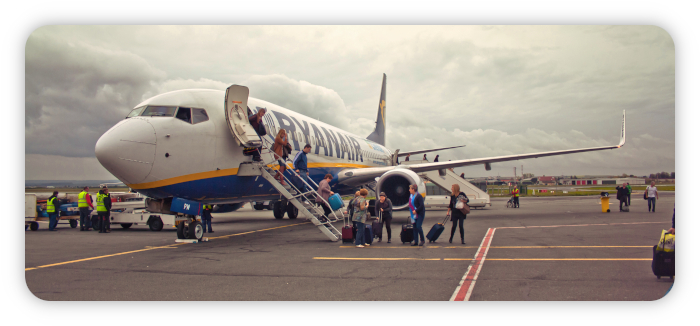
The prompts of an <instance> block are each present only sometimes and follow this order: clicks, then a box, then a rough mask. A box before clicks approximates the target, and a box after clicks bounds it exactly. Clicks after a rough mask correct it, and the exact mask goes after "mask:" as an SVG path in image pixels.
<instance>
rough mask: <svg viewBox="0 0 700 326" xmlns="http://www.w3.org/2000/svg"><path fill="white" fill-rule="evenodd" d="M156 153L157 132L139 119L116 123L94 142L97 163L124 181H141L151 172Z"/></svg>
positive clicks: (128, 182) (132, 182) (129, 182)
mask: <svg viewBox="0 0 700 326" xmlns="http://www.w3.org/2000/svg"><path fill="white" fill-rule="evenodd" d="M155 155H156V131H155V129H154V128H153V126H152V125H151V124H150V123H149V122H148V121H146V120H144V119H140V118H129V119H126V120H124V121H122V122H120V123H118V124H117V125H115V126H114V127H112V129H110V130H108V131H107V132H105V133H104V134H103V135H102V137H100V139H99V140H97V144H95V156H96V157H97V160H98V161H99V162H100V164H102V166H103V167H104V168H105V169H107V171H109V172H110V173H112V174H113V175H114V176H115V177H117V178H118V179H119V180H121V181H122V182H124V183H126V184H135V183H140V182H143V181H144V180H145V179H146V177H147V176H148V174H149V173H151V168H152V167H153V161H154V160H155Z"/></svg>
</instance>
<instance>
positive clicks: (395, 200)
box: [376, 168, 425, 210]
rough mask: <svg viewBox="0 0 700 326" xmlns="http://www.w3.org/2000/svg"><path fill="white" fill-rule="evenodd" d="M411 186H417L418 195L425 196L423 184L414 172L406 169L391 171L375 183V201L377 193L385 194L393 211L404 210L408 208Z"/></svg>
mask: <svg viewBox="0 0 700 326" xmlns="http://www.w3.org/2000/svg"><path fill="white" fill-rule="evenodd" d="M411 185H418V193H419V194H422V195H425V184H424V183H423V180H422V179H421V178H420V177H419V176H418V174H416V173H415V172H413V171H411V170H408V169H401V168H397V169H393V170H391V171H389V172H387V173H384V174H383V175H382V176H381V177H379V180H378V181H377V188H376V189H377V200H379V193H381V192H384V193H386V197H387V198H389V199H390V200H391V204H392V205H393V206H394V209H396V210H399V209H404V208H406V207H408V198H409V196H410V195H411V193H410V192H409V191H408V188H409V187H410V186H411Z"/></svg>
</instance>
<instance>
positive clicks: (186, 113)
mask: <svg viewBox="0 0 700 326" xmlns="http://www.w3.org/2000/svg"><path fill="white" fill-rule="evenodd" d="M175 117H176V118H178V119H180V120H182V121H184V122H187V123H192V113H191V112H190V108H179V109H178V110H177V115H176V116H175Z"/></svg>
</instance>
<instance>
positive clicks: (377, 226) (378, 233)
mask: <svg viewBox="0 0 700 326" xmlns="http://www.w3.org/2000/svg"><path fill="white" fill-rule="evenodd" d="M372 234H374V236H375V237H377V238H380V239H381V238H382V212H379V218H378V219H377V220H376V221H374V222H372Z"/></svg>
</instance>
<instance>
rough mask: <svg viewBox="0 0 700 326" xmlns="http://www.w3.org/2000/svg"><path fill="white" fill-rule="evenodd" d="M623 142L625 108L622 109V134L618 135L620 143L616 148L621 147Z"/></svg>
mask: <svg viewBox="0 0 700 326" xmlns="http://www.w3.org/2000/svg"><path fill="white" fill-rule="evenodd" d="M624 144H625V110H622V135H620V144H619V145H617V148H620V147H622V145H624Z"/></svg>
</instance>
